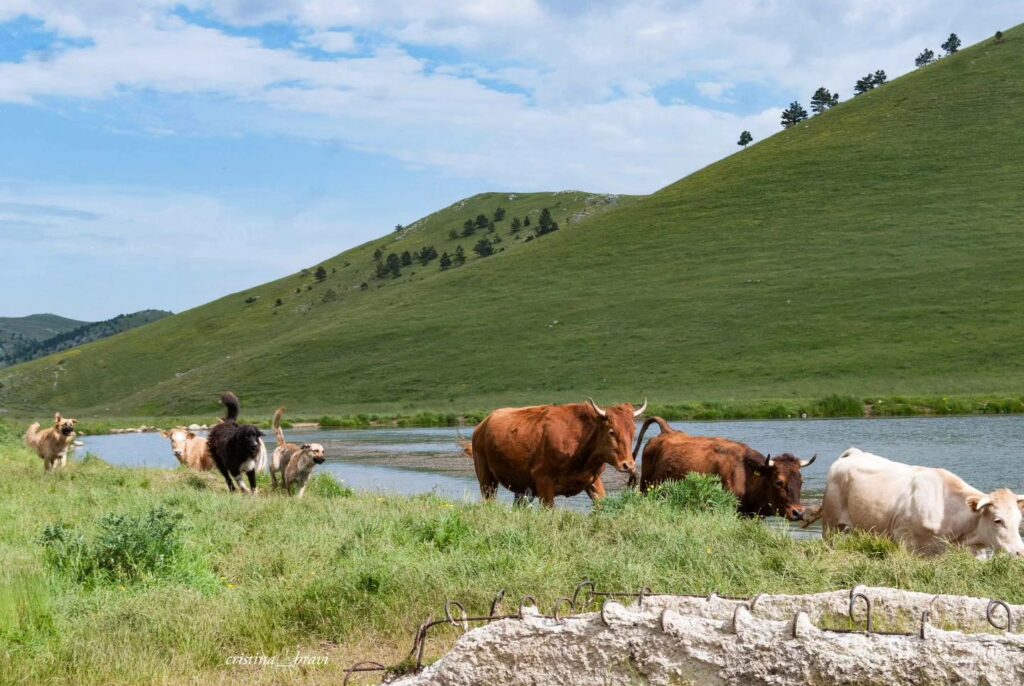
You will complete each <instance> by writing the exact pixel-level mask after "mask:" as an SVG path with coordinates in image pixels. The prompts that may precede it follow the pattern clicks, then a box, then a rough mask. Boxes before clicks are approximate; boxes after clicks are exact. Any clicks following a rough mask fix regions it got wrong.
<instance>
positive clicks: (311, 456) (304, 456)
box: [284, 443, 326, 498]
mask: <svg viewBox="0 0 1024 686" xmlns="http://www.w3.org/2000/svg"><path fill="white" fill-rule="evenodd" d="M313 445H318V444H316V443H314V444H313ZM313 445H310V444H309V443H304V444H302V445H301V446H299V450H298V452H295V453H292V455H291V457H290V458H289V459H288V464H286V465H285V467H284V489H285V490H286V491H288V495H291V494H292V486H294V485H298V487H299V497H300V498H301V497H302V496H303V495H304V494H305V493H306V482H307V481H309V477H310V476H311V475H312V474H313V468H314V467H316V466H317V465H318V464H323V463H324V460H325V459H326V458H325V457H324V451H323V448H320V449H319V450H317V449H315V448H313Z"/></svg>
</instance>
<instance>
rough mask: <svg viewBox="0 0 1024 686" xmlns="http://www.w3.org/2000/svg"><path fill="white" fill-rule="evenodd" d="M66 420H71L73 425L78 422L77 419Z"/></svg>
mask: <svg viewBox="0 0 1024 686" xmlns="http://www.w3.org/2000/svg"><path fill="white" fill-rule="evenodd" d="M68 421H69V422H71V426H74V425H75V424H77V423H78V420H77V419H69V420H68Z"/></svg>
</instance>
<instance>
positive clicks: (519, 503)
mask: <svg viewBox="0 0 1024 686" xmlns="http://www.w3.org/2000/svg"><path fill="white" fill-rule="evenodd" d="M530 500H531V496H529V495H527V494H526V492H524V491H516V494H515V499H514V500H513V501H512V507H528V506H529V505H530Z"/></svg>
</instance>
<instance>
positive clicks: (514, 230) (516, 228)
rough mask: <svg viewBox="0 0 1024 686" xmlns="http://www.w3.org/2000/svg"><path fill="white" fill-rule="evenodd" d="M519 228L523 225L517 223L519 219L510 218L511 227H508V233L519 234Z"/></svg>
mask: <svg viewBox="0 0 1024 686" xmlns="http://www.w3.org/2000/svg"><path fill="white" fill-rule="evenodd" d="M521 228H523V223H522V222H521V221H519V217H512V225H511V226H510V227H509V232H510V233H512V234H513V235H515V234H517V233H519V230H520V229H521Z"/></svg>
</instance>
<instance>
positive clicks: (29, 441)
mask: <svg viewBox="0 0 1024 686" xmlns="http://www.w3.org/2000/svg"><path fill="white" fill-rule="evenodd" d="M38 440H39V422H32V424H31V425H30V426H29V427H28V429H27V430H26V431H25V445H27V446H29V447H32V446H34V445H35V444H36V442H37V441H38Z"/></svg>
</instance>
